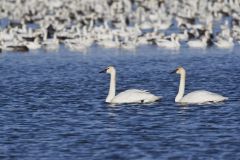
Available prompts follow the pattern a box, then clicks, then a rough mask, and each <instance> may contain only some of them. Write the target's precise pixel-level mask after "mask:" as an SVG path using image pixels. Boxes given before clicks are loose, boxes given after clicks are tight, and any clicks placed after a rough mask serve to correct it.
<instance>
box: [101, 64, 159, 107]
mask: <svg viewBox="0 0 240 160" xmlns="http://www.w3.org/2000/svg"><path fill="white" fill-rule="evenodd" d="M104 72H106V73H108V74H110V76H111V77H110V88H109V92H108V96H107V98H106V100H105V102H107V103H115V104H121V103H151V102H155V101H157V100H159V99H160V98H161V97H158V96H155V95H153V94H151V93H149V92H148V91H145V90H138V89H129V90H126V91H124V92H121V93H119V94H118V95H116V70H115V68H114V67H113V66H109V67H107V68H106V69H104V70H103V71H101V72H100V73H104Z"/></svg>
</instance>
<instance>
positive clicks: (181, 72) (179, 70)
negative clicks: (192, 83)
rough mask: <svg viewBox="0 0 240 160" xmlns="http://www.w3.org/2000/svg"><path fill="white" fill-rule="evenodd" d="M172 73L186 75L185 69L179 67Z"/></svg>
mask: <svg viewBox="0 0 240 160" xmlns="http://www.w3.org/2000/svg"><path fill="white" fill-rule="evenodd" d="M172 73H177V74H186V71H185V69H184V68H183V67H178V68H177V69H175V70H174V71H173V72H172Z"/></svg>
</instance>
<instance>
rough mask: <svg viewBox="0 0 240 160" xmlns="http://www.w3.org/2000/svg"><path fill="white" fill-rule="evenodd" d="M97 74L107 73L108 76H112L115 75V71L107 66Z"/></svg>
mask: <svg viewBox="0 0 240 160" xmlns="http://www.w3.org/2000/svg"><path fill="white" fill-rule="evenodd" d="M99 73H108V74H113V73H116V70H115V68H114V67H113V66H108V67H107V68H105V69H104V70H102V71H100V72H99Z"/></svg>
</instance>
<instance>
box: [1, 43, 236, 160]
mask: <svg viewBox="0 0 240 160" xmlns="http://www.w3.org/2000/svg"><path fill="white" fill-rule="evenodd" d="M239 51H240V47H239V46H237V47H235V48H234V49H233V50H218V49H216V48H210V49H207V50H192V49H188V48H183V49H181V50H180V51H179V52H174V51H168V50H161V49H157V48H154V47H142V48H139V49H137V50H136V52H135V53H132V52H126V51H121V50H120V51H119V50H108V49H101V48H98V47H93V48H92V49H91V50H90V51H89V53H88V54H80V53H69V52H68V51H67V50H64V49H61V51H60V52H59V53H44V52H42V51H40V52H36V53H34V52H33V53H27V54H17V53H16V54H14V53H7V54H2V55H0V73H1V76H0V88H1V89H0V104H1V107H0V126H1V129H0V159H11V160H12V159H26V160H28V159H51V160H65V159H85V160H89V159H96V160H99V159H102V160H106V159H114V160H117V159H121V160H122V159H126V160H130V159H131V160H132V159H144V160H150V159H184V160H186V159H194V160H197V159H204V160H205V159H231V160H233V159H239V158H240V136H239V134H240V105H239V104H240V78H239V76H240V53H239ZM108 65H115V66H116V68H117V90H118V92H119V91H123V90H125V89H129V88H137V89H146V90H149V91H151V92H152V93H154V94H156V95H160V96H163V99H162V101H160V102H157V103H155V104H148V105H118V106H111V105H108V104H106V103H104V100H105V97H106V96H107V92H108V87H109V75H105V74H99V73H98V72H99V71H100V70H102V69H103V68H105V67H106V66H108ZM179 65H182V66H184V67H185V69H186V70H187V86H186V87H187V88H186V89H187V92H190V91H193V90H196V89H206V90H209V91H213V92H216V93H220V94H222V95H224V96H228V97H229V100H228V101H227V102H224V103H220V104H214V105H203V106H197V105H189V106H180V105H178V104H175V103H174V98H175V95H176V93H177V90H178V83H179V77H178V75H171V74H169V72H170V71H172V70H173V69H175V68H176V67H177V66H179Z"/></svg>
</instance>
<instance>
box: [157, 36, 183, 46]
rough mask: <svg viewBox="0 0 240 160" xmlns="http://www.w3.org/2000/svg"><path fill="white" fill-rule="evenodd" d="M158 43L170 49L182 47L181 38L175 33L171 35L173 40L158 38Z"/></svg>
mask: <svg viewBox="0 0 240 160" xmlns="http://www.w3.org/2000/svg"><path fill="white" fill-rule="evenodd" d="M156 43H157V45H158V46H159V47H163V48H168V49H179V48H180V43H179V39H178V37H177V36H176V35H175V34H172V35H171V40H167V39H162V40H158V41H157V42H156Z"/></svg>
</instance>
